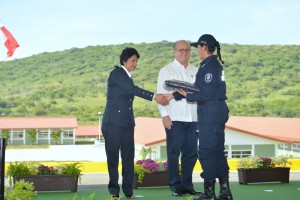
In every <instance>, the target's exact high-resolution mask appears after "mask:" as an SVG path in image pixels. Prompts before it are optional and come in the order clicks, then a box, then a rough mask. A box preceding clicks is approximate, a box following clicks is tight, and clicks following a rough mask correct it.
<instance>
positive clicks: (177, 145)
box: [166, 121, 198, 190]
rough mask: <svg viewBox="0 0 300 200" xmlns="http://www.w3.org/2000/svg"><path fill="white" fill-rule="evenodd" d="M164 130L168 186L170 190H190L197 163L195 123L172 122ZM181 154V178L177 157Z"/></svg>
mask: <svg viewBox="0 0 300 200" xmlns="http://www.w3.org/2000/svg"><path fill="white" fill-rule="evenodd" d="M172 124H173V126H172V128H171V129H166V133H167V156H168V176H169V185H170V187H171V189H172V190H175V189H182V190H192V189H193V183H192V175H193V169H194V166H195V164H196V162H197V157H198V156H197V139H198V138H197V133H196V127H197V122H179V121H172ZM180 154H181V178H180V176H179V166H178V163H179V162H178V161H179V156H180Z"/></svg>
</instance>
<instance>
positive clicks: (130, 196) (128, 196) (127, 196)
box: [125, 194, 135, 199]
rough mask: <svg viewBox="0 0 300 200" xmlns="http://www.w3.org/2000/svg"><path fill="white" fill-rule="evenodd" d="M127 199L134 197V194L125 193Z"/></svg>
mask: <svg viewBox="0 0 300 200" xmlns="http://www.w3.org/2000/svg"><path fill="white" fill-rule="evenodd" d="M125 196H126V198H127V199H135V196H134V195H133V194H131V195H125Z"/></svg>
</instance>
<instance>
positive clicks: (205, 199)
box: [198, 180, 217, 200]
mask: <svg viewBox="0 0 300 200" xmlns="http://www.w3.org/2000/svg"><path fill="white" fill-rule="evenodd" d="M215 183H216V181H206V180H204V194H203V195H202V196H200V197H199V199H198V200H217V197H216V195H215Z"/></svg>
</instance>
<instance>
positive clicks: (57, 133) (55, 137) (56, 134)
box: [51, 130, 61, 144]
mask: <svg viewBox="0 0 300 200" xmlns="http://www.w3.org/2000/svg"><path fill="white" fill-rule="evenodd" d="M60 135H61V131H58V130H57V131H53V132H52V134H51V137H52V138H53V140H54V144H59V142H60Z"/></svg>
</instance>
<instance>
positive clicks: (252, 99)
mask: <svg viewBox="0 0 300 200" xmlns="http://www.w3.org/2000/svg"><path fill="white" fill-rule="evenodd" d="M172 45H173V43H171V42H167V41H162V42H158V43H141V44H132V43H128V44H120V45H107V46H89V47H86V48H81V49H80V48H72V49H69V50H65V51H61V52H53V53H42V54H38V55H34V56H31V57H28V58H23V59H16V60H13V61H9V62H0V72H1V73H0V93H1V96H0V115H1V116H2V117H7V116H62V115H64V116H77V117H78V121H79V123H80V124H97V122H98V115H97V113H98V111H101V112H103V111H104V108H105V103H106V80H107V78H108V75H109V73H110V71H111V70H112V69H113V66H114V65H118V64H119V55H120V53H121V51H122V49H124V48H125V47H128V46H130V47H134V48H136V49H137V50H138V51H139V53H140V55H141V58H140V59H139V63H138V68H137V70H136V71H135V72H134V73H133V79H134V82H135V84H136V85H138V86H140V87H143V88H145V89H148V90H151V91H155V90H156V79H157V75H158V72H159V69H160V68H161V67H163V66H164V65H166V64H167V63H169V62H171V61H172V60H173V59H174V56H173V51H172ZM221 46H222V58H223V60H224V61H225V64H224V69H225V75H226V82H227V94H228V101H227V102H228V105H229V107H230V115H235V116H274V117H300V98H299V97H300V83H299V80H300V62H299V60H300V46H299V45H271V46H257V45H238V44H221ZM190 61H191V63H192V64H194V65H196V66H198V65H199V62H200V61H199V58H198V56H197V53H196V50H195V49H193V50H192V52H191V60H190ZM134 109H135V116H136V117H138V116H147V117H159V112H158V110H157V107H156V103H155V102H149V101H146V100H143V99H140V98H136V99H135V102H134Z"/></svg>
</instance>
